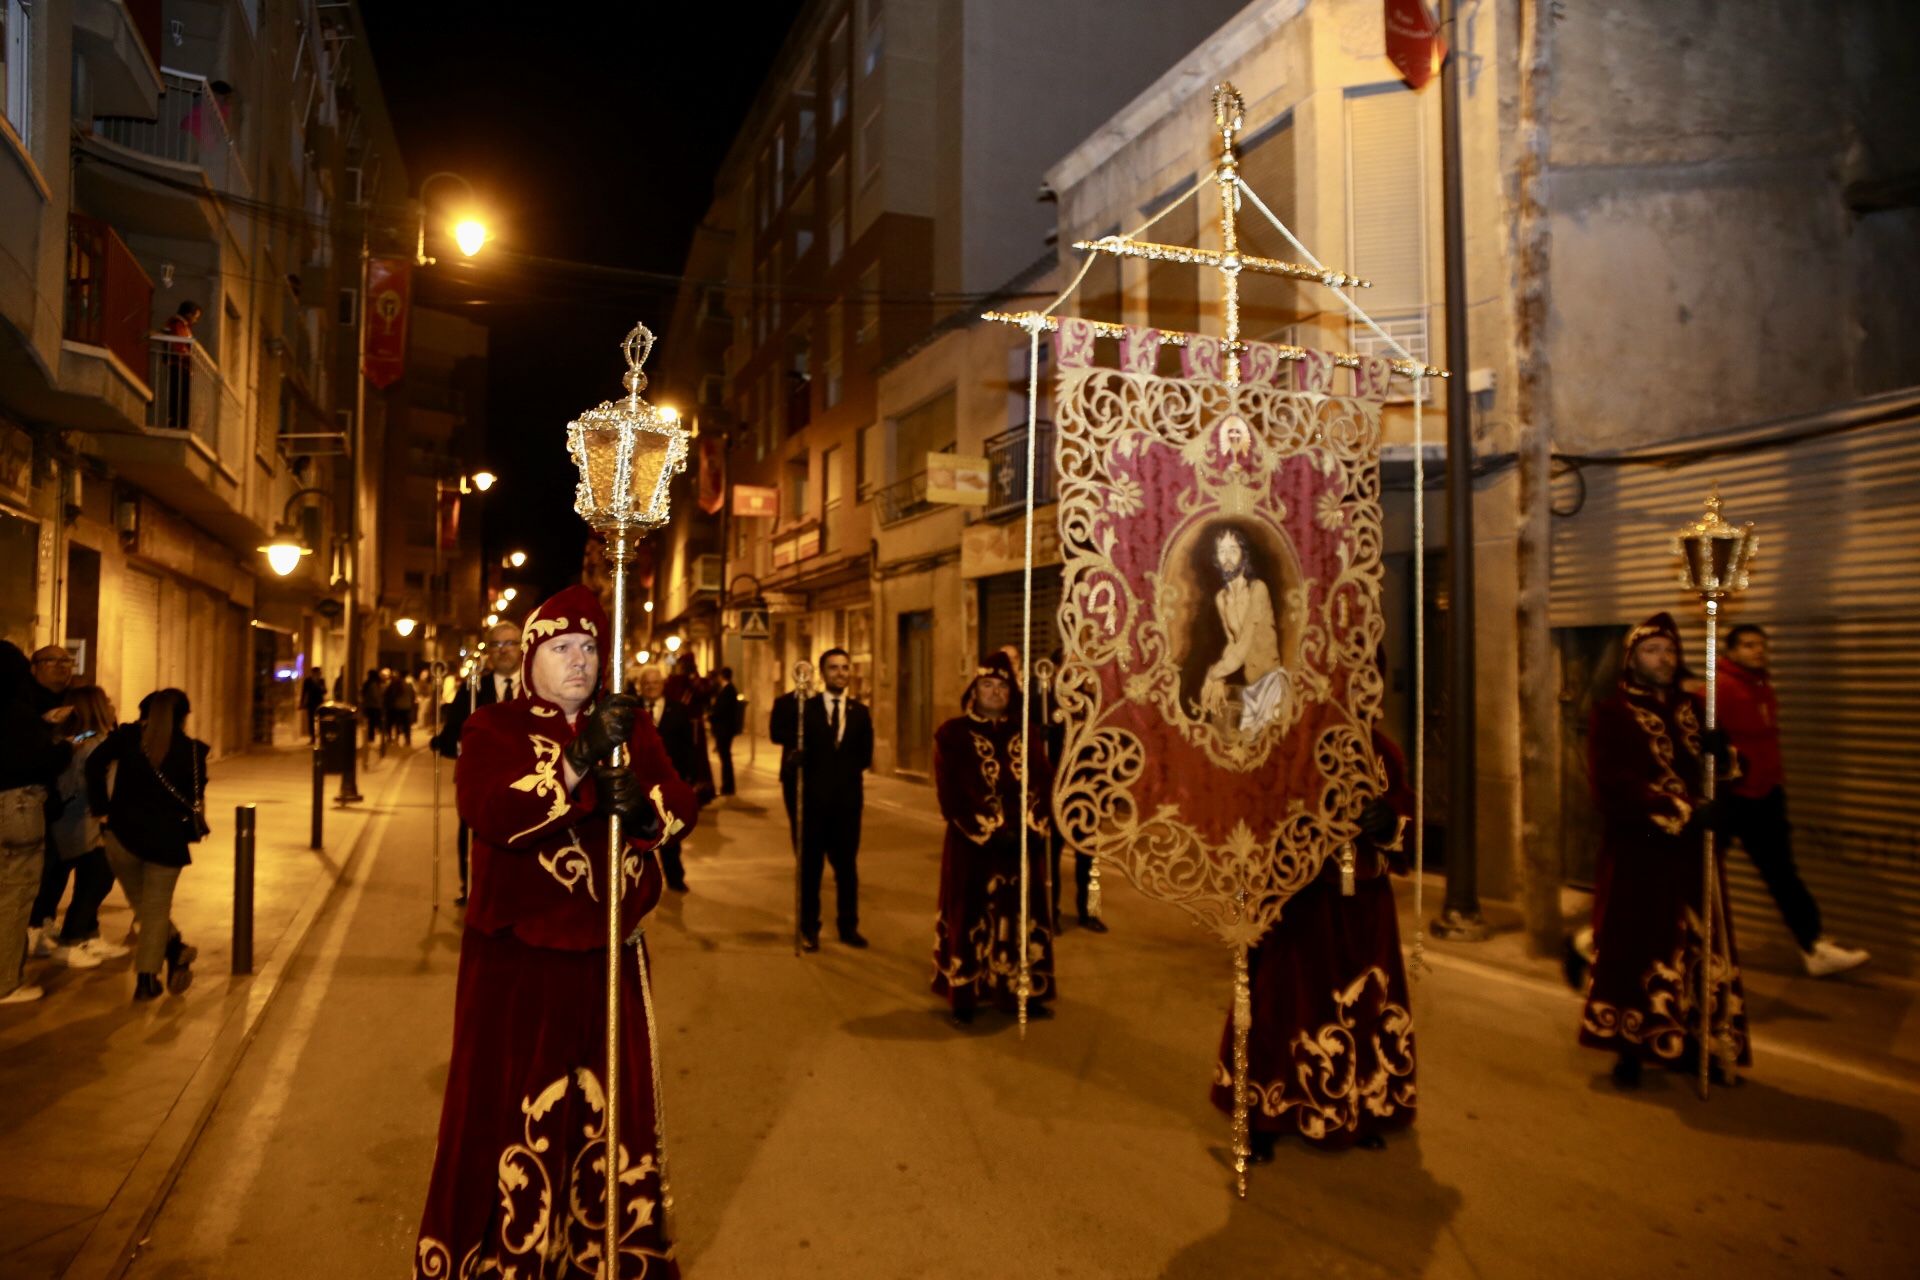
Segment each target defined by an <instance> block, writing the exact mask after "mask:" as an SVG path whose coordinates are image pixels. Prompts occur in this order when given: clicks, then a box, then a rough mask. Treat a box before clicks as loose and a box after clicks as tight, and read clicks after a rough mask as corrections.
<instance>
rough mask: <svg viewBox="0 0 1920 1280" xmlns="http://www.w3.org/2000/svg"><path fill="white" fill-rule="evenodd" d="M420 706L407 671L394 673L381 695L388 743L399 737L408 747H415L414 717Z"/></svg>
mask: <svg viewBox="0 0 1920 1280" xmlns="http://www.w3.org/2000/svg"><path fill="white" fill-rule="evenodd" d="M418 705H419V704H418V702H417V701H416V700H415V697H414V691H413V681H412V680H410V679H408V678H407V673H406V672H405V671H396V672H394V673H393V674H392V676H391V677H390V678H389V679H388V680H387V687H386V689H385V690H384V691H383V692H382V694H381V706H382V708H383V709H384V710H385V711H386V718H387V741H389V742H391V741H393V740H394V738H396V737H399V738H404V739H405V740H406V744H407V745H408V746H412V745H413V717H414V712H415V710H416V709H417V708H418Z"/></svg>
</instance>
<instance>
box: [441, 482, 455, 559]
mask: <svg viewBox="0 0 1920 1280" xmlns="http://www.w3.org/2000/svg"><path fill="white" fill-rule="evenodd" d="M439 538H440V550H441V551H443V552H446V553H448V554H452V553H453V552H456V551H458V550H460V495H459V494H458V493H446V492H442V493H441V495H440V528H439Z"/></svg>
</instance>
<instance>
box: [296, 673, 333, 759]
mask: <svg viewBox="0 0 1920 1280" xmlns="http://www.w3.org/2000/svg"><path fill="white" fill-rule="evenodd" d="M326 700H327V682H326V681H325V680H324V679H322V678H321V675H320V668H318V667H313V668H311V669H310V670H309V671H308V672H307V678H306V679H305V680H302V681H301V682H300V727H301V728H302V729H303V730H305V731H306V735H307V741H308V742H312V741H313V739H314V735H315V734H316V733H318V732H319V720H320V716H319V711H320V707H321V704H323V703H324V702H326Z"/></svg>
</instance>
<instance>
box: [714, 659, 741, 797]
mask: <svg viewBox="0 0 1920 1280" xmlns="http://www.w3.org/2000/svg"><path fill="white" fill-rule="evenodd" d="M746 722H747V703H746V699H744V698H742V697H741V696H740V690H738V689H736V688H734V686H733V668H732V667H722V668H720V670H719V671H717V672H715V673H714V690H713V707H712V709H711V710H709V711H708V712H707V724H708V726H709V727H710V728H711V729H712V730H713V743H714V748H715V750H716V751H717V752H718V753H719V755H720V794H721V795H723V796H730V795H732V794H733V740H734V739H735V738H737V737H739V736H740V730H741V729H742V727H744V726H745V724H746Z"/></svg>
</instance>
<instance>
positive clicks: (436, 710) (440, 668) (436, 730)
mask: <svg viewBox="0 0 1920 1280" xmlns="http://www.w3.org/2000/svg"><path fill="white" fill-rule="evenodd" d="M435 509H436V510H438V507H436V508H435ZM439 538H440V531H439V529H438V528H436V529H435V530H434V544H433V545H434V546H436V547H438V546H439V545H440V542H439ZM433 631H434V637H433V647H434V649H435V650H436V651H437V650H438V649H439V648H440V626H439V624H438V623H435V624H434V628H433ZM444 671H445V664H443V663H441V662H440V661H439V660H438V659H434V660H432V661H430V662H428V663H427V679H429V680H431V681H433V687H432V689H431V690H429V691H428V696H429V698H431V700H432V702H433V719H432V720H431V721H430V722H429V723H430V724H431V726H432V727H431V729H429V730H428V734H429V736H428V738H427V750H428V751H429V752H431V753H432V754H433V909H434V910H435V911H438V910H440V749H439V748H438V747H436V746H434V745H433V743H434V739H435V738H438V737H439V736H440V677H441V675H442V674H443V673H444Z"/></svg>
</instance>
